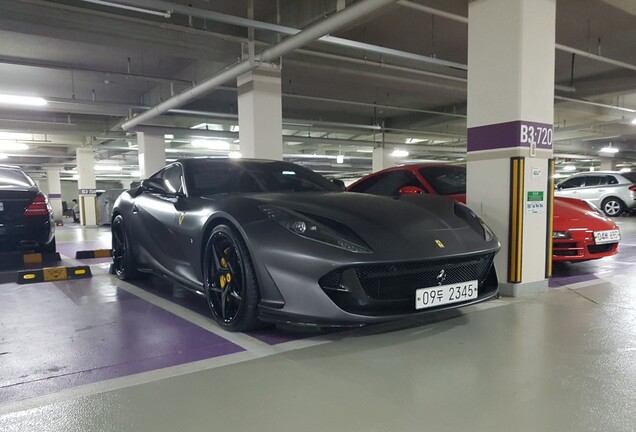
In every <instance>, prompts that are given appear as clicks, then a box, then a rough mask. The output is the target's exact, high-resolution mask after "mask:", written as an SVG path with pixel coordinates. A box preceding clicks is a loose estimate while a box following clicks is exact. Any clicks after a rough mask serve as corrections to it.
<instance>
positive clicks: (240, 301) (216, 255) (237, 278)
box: [204, 225, 259, 331]
mask: <svg viewBox="0 0 636 432" xmlns="http://www.w3.org/2000/svg"><path fill="white" fill-rule="evenodd" d="M204 266H205V267H204V271H205V274H204V283H205V295H206V298H207V301H208V306H209V307H210V310H211V312H212V315H213V316H214V319H215V320H216V321H217V322H218V323H219V325H220V326H221V327H223V328H224V329H225V330H229V331H245V330H250V329H252V328H254V327H255V326H256V325H258V323H259V321H258V317H257V313H258V308H257V306H258V300H259V295H258V284H257V281H256V276H255V274H254V267H253V265H252V260H251V258H250V255H249V252H248V250H247V246H246V245H245V242H244V241H243V239H242V238H241V236H240V235H239V234H238V233H237V232H236V231H235V230H234V229H232V228H230V227H229V226H227V225H218V226H217V227H215V228H214V230H213V231H212V234H211V235H210V239H209V240H208V243H207V246H206V253H205V260H204Z"/></svg>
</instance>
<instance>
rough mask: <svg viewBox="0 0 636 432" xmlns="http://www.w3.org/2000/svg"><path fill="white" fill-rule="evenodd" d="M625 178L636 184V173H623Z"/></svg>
mask: <svg viewBox="0 0 636 432" xmlns="http://www.w3.org/2000/svg"><path fill="white" fill-rule="evenodd" d="M621 174H622V175H623V177H625V178H626V179H627V180H629V181H630V182H632V183H636V172H622V173H621Z"/></svg>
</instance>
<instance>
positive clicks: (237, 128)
mask: <svg viewBox="0 0 636 432" xmlns="http://www.w3.org/2000/svg"><path fill="white" fill-rule="evenodd" d="M238 131H239V126H238V125H232V126H230V132H238Z"/></svg>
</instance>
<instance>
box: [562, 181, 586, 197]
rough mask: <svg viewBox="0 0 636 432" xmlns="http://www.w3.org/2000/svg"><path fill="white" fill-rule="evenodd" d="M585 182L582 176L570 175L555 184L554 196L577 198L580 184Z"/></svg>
mask: <svg viewBox="0 0 636 432" xmlns="http://www.w3.org/2000/svg"><path fill="white" fill-rule="evenodd" d="M584 184H585V181H584V178H583V177H572V178H569V179H567V180H565V181H564V182H562V183H559V184H558V185H557V190H556V192H555V195H556V196H559V197H566V198H579V194H580V190H581V186H583V185H584Z"/></svg>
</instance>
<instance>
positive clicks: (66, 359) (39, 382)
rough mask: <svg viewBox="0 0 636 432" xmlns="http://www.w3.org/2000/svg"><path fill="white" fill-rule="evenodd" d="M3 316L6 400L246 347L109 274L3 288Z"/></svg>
mask: <svg viewBox="0 0 636 432" xmlns="http://www.w3.org/2000/svg"><path fill="white" fill-rule="evenodd" d="M56 285H58V286H56ZM0 316H1V317H2V324H3V335H2V341H1V344H0V346H1V349H0V365H2V366H1V367H0V402H7V401H12V400H21V399H26V398H30V397H34V396H39V395H42V394H47V393H52V392H55V391H59V390H62V389H65V388H69V387H74V386H78V385H83V384H90V383H95V382H99V381H102V380H107V379H112V378H117V377H122V376H126V375H131V374H136V373H140V372H146V371H151V370H155V369H160V368H165V367H169V366H175V365H179V364H184V363H190V362H194V361H198V360H204V359H209V358H214V357H218V356H223V355H227V354H232V353H236V352H240V351H244V349H243V348H241V347H240V346H238V345H235V344H233V343H232V342H230V341H228V340H226V339H223V338H222V337H220V336H217V335H215V334H213V333H210V332H208V331H206V330H204V329H202V328H200V327H198V326H196V325H194V324H192V323H190V322H188V321H186V320H183V319H181V318H179V317H177V316H176V315H173V314H171V313H169V312H167V311H165V310H163V309H161V308H158V307H156V306H154V305H152V304H150V303H148V302H146V301H144V300H142V299H140V298H137V297H135V296H133V295H131V294H129V293H128V292H126V291H123V290H120V289H118V288H116V287H115V286H113V285H112V284H110V283H109V282H108V280H107V279H105V283H104V281H102V282H94V279H84V280H78V281H72V283H69V282H58V283H56V284H55V285H54V284H52V283H42V284H34V285H24V286H18V285H16V284H7V285H4V286H3V289H2V290H0Z"/></svg>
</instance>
